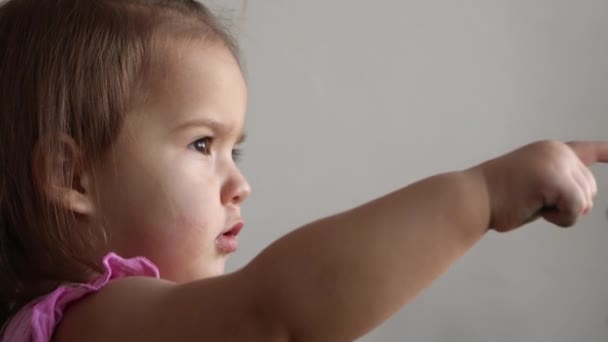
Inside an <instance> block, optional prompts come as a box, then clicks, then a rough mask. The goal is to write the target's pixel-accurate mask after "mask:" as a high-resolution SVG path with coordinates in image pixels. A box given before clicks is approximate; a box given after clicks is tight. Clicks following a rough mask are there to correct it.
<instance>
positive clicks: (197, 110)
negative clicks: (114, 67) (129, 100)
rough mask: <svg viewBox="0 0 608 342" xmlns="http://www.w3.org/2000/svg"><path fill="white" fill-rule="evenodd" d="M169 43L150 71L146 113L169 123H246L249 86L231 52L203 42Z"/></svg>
mask: <svg viewBox="0 0 608 342" xmlns="http://www.w3.org/2000/svg"><path fill="white" fill-rule="evenodd" d="M169 46H170V48H168V49H167V51H165V53H166V54H165V55H164V56H163V62H162V63H156V65H155V66H154V70H151V72H150V75H149V78H148V80H149V81H148V82H149V84H148V89H149V93H148V94H147V96H146V99H145V103H146V107H147V110H146V111H145V115H146V116H149V115H156V116H159V117H158V119H161V120H163V121H165V123H166V124H167V125H172V124H176V123H179V122H183V121H189V120H196V119H209V120H213V121H216V122H220V123H222V124H225V125H229V126H242V124H243V121H244V115H245V111H246V106H247V87H246V84H245V81H244V79H243V76H242V73H241V69H240V66H239V64H238V62H237V61H236V59H235V58H234V56H233V55H232V53H231V51H230V50H229V49H228V48H226V47H224V46H222V45H221V44H219V43H209V42H203V43H201V42H200V41H193V42H187V43H183V44H169ZM239 129H241V128H240V127H239Z"/></svg>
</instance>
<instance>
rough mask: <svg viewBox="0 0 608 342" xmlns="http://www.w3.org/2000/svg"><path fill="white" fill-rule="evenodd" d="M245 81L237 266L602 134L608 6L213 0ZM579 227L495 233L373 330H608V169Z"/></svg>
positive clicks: (415, 334) (530, 334) (431, 333)
mask: <svg viewBox="0 0 608 342" xmlns="http://www.w3.org/2000/svg"><path fill="white" fill-rule="evenodd" d="M211 5H212V8H216V9H218V8H219V10H218V13H220V14H221V15H222V16H225V17H229V18H231V21H232V22H233V24H234V25H233V26H234V27H233V31H234V32H235V33H236V35H237V36H238V37H239V40H240V41H241V45H242V49H243V51H244V57H245V67H246V73H247V79H248V83H249V87H250V106H249V113H248V119H247V120H248V124H247V130H248V133H249V138H248V141H247V142H246V144H245V145H244V147H245V155H244V161H243V163H242V168H243V170H244V172H245V174H246V176H248V178H249V180H250V182H251V184H252V187H253V193H252V196H251V197H250V199H249V200H248V202H247V203H246V204H245V206H244V214H245V218H246V220H247V224H246V228H245V230H244V231H243V233H242V236H241V237H240V242H241V246H240V250H239V251H238V252H237V253H236V255H235V256H234V257H233V258H232V259H231V261H230V264H229V268H230V269H231V270H234V269H236V268H239V267H241V266H243V265H245V264H246V263H247V262H248V261H250V260H251V258H253V257H254V256H255V255H256V254H257V253H259V252H260V251H261V250H262V249H263V248H264V247H265V246H267V245H268V244H270V243H271V242H272V241H273V240H275V239H276V238H278V237H279V236H281V235H284V234H285V233H287V232H289V231H290V230H292V229H294V228H297V227H299V226H301V225H302V224H304V223H307V222H309V221H311V220H313V219H316V218H319V217H322V216H325V215H328V214H331V213H335V212H337V211H341V210H343V209H347V208H350V207H352V206H354V205H358V204H361V203H363V202H366V201H368V200H370V199H372V198H374V197H377V196H380V195H382V194H384V193H387V192H389V191H392V190H394V189H397V188H399V187H402V186H405V185H407V184H409V183H411V182H414V181H416V180H418V179H421V178H423V177H426V176H430V175H432V174H435V173H439V172H443V171H450V170H456V169H462V168H465V167H468V166H472V165H474V164H476V163H478V162H481V161H483V160H484V159H487V158H490V157H493V156H497V155H499V154H502V153H505V152H508V151H510V150H511V149H513V148H515V147H517V146H519V145H522V144H525V143H527V142H530V141H534V140H538V139H546V138H551V139H560V140H571V139H607V138H608V135H607V134H606V128H608V115H607V111H608V1H605V0H578V1H572V0H568V1H566V0H537V1H531V0H502V1H498V0H468V1H432V0H418V1H389V0H378V1H373V2H372V1H360V0H356V1H352V0H351V1H346V0H334V1H320V0H308V1H279V0H264V1H249V2H248V4H247V8H246V9H245V10H243V3H242V2H241V1H220V0H218V1H213V2H212V3H211ZM593 170H594V171H595V172H596V176H597V177H598V182H599V185H600V195H599V197H598V199H597V202H596V208H595V210H594V212H592V213H591V214H590V215H589V216H587V217H585V218H584V219H583V220H581V222H580V224H579V225H578V226H577V227H576V228H575V229H568V230H564V229H559V228H554V227H551V226H549V225H548V224H546V223H543V222H537V223H534V224H531V225H529V226H528V227H526V228H524V229H521V230H520V231H518V232H514V233H510V234H503V235H501V234H496V233H489V234H488V235H487V236H486V237H485V238H484V239H483V240H482V241H481V242H480V243H479V244H478V245H477V246H476V247H475V248H473V249H472V250H471V251H470V252H469V253H468V254H467V255H466V256H465V257H464V258H463V259H461V260H459V261H458V262H457V263H456V264H455V265H454V266H453V267H452V268H451V269H450V271H449V272H448V273H447V274H445V275H444V276H442V277H441V278H440V279H439V280H438V281H437V282H435V283H434V284H433V286H432V287H430V288H429V289H428V290H426V291H424V292H423V293H422V294H421V295H420V296H419V297H418V298H417V299H416V300H415V301H414V302H412V303H410V304H409V305H407V306H406V307H405V308H404V309H403V310H402V311H401V312H399V313H398V314H397V315H395V316H394V317H393V318H392V319H391V320H390V321H388V322H386V323H385V324H383V325H382V326H380V327H379V328H378V329H376V330H375V331H373V332H372V333H371V334H369V335H367V336H365V337H363V338H362V339H361V341H365V342H372V341H417V342H420V341H452V342H465V341H466V342H475V341H492V342H503V341H504V342H511V341H526V342H533V341H547V342H548V341H551V342H574V341H576V342H595V341H597V342H606V341H608V263H607V262H608V248H607V245H608V221H607V219H606V216H605V211H606V207H607V206H608V166H597V167H594V168H593Z"/></svg>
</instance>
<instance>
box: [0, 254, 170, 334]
mask: <svg viewBox="0 0 608 342" xmlns="http://www.w3.org/2000/svg"><path fill="white" fill-rule="evenodd" d="M103 267H104V269H105V272H104V274H103V275H102V276H100V277H99V278H97V279H95V280H93V281H92V282H90V283H88V284H73V285H64V286H60V287H59V288H57V289H56V290H55V291H53V292H51V293H50V294H48V295H46V296H43V297H41V298H38V299H36V300H34V301H33V302H31V303H30V304H28V305H27V306H25V307H24V308H23V309H21V310H19V312H17V314H16V315H15V316H14V317H13V318H12V319H11V320H10V321H9V322H8V325H6V329H5V331H4V334H3V337H2V339H1V341H2V342H9V341H10V342H26V341H27V342H48V341H50V340H51V337H52V336H53V332H54V331H55V328H56V327H57V325H58V324H59V322H60V321H61V319H62V318H63V313H64V311H65V310H66V309H67V308H68V306H69V305H70V304H72V303H74V302H76V301H78V300H79V299H81V298H83V297H84V296H86V295H88V294H90V293H94V292H97V291H99V289H101V288H102V287H104V286H105V285H106V284H107V283H108V282H110V281H111V280H113V279H118V278H124V277H129V276H147V277H154V278H159V273H158V268H156V266H154V264H152V263H151V262H150V261H149V260H148V259H146V258H144V257H135V258H131V259H123V258H121V257H120V256H118V255H116V254H114V253H109V254H108V255H106V256H105V257H104V258H103Z"/></svg>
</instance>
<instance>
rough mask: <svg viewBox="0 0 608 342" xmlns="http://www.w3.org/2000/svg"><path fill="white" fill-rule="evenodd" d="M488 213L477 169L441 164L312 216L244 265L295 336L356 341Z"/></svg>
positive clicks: (475, 233)
mask: <svg viewBox="0 0 608 342" xmlns="http://www.w3.org/2000/svg"><path fill="white" fill-rule="evenodd" d="M489 218H490V210H489V205H488V199H487V193H486V191H485V187H484V185H483V184H482V182H481V181H480V178H479V177H477V176H475V175H473V174H470V173H465V172H455V173H448V174H442V175H438V176H434V177H431V178H428V179H425V180H423V181H421V182H418V183H415V184H413V185H411V186H408V187H406V188H404V189H401V190H399V191H396V192H394V193H391V194H389V195H387V196H384V197H382V198H379V199H377V200H375V201H372V202H370V203H368V204H365V205H363V206H361V207H358V208H356V209H353V210H350V211H347V212H344V213H341V214H338V215H335V216H332V217H329V218H326V219H323V220H320V221H317V222H314V223H311V224H309V225H307V226H305V227H303V228H302V229H299V230H297V231H295V232H293V233H292V234H289V235H287V236H286V237H284V238H283V239H281V240H279V241H277V242H276V243H274V244H273V245H271V246H270V247H269V248H268V249H267V250H266V251H264V252H263V253H262V254H261V255H260V256H259V257H258V258H256V259H255V260H254V261H253V262H252V263H251V265H249V266H248V267H247V268H248V269H247V271H248V272H251V273H252V278H256V284H258V286H259V287H260V288H261V289H262V291H263V292H262V293H265V295H264V297H266V298H268V300H267V303H268V305H269V309H270V310H272V311H274V312H277V313H279V317H282V318H283V319H284V324H285V326H288V327H289V328H290V332H291V334H292V336H296V337H297V340H298V341H351V340H353V339H355V338H356V337H358V336H360V335H362V334H364V333H366V332H367V331H369V330H370V329H372V328H373V327H375V326H376V325H378V324H380V323H381V322H382V321H383V320H385V319H387V318H388V317H389V316H390V315H392V314H393V313H394V312H395V311H397V310H398V309H399V308H400V307H401V306H403V305H404V304H405V303H407V302H408V301H409V300H411V299H412V298H413V297H414V296H415V295H416V294H418V293H419V292H420V291H421V290H422V289H423V288H425V287H426V286H428V285H429V284H430V283H431V281H432V280H433V279H435V278H436V277H437V276H438V275H440V274H441V273H443V272H444V271H445V270H446V269H447V268H448V267H449V266H450V265H451V264H452V263H453V262H454V261H455V260H456V259H457V258H458V257H460V256H461V255H462V254H463V253H464V252H466V251H467V250H468V249H469V248H470V247H471V246H473V244H475V242H477V241H478V240H479V239H480V238H481V237H482V236H483V234H484V233H485V232H486V229H487V226H488V223H489Z"/></svg>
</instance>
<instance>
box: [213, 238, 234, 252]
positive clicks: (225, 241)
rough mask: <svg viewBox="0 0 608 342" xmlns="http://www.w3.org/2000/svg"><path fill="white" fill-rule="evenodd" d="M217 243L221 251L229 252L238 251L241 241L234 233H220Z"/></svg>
mask: <svg viewBox="0 0 608 342" xmlns="http://www.w3.org/2000/svg"><path fill="white" fill-rule="evenodd" d="M215 245H216V246H217V249H219V250H220V252H222V253H225V254H228V253H232V252H234V251H236V249H237V248H238V246H239V243H238V241H237V239H236V236H234V235H220V236H219V237H218V238H217V239H216V240H215Z"/></svg>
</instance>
